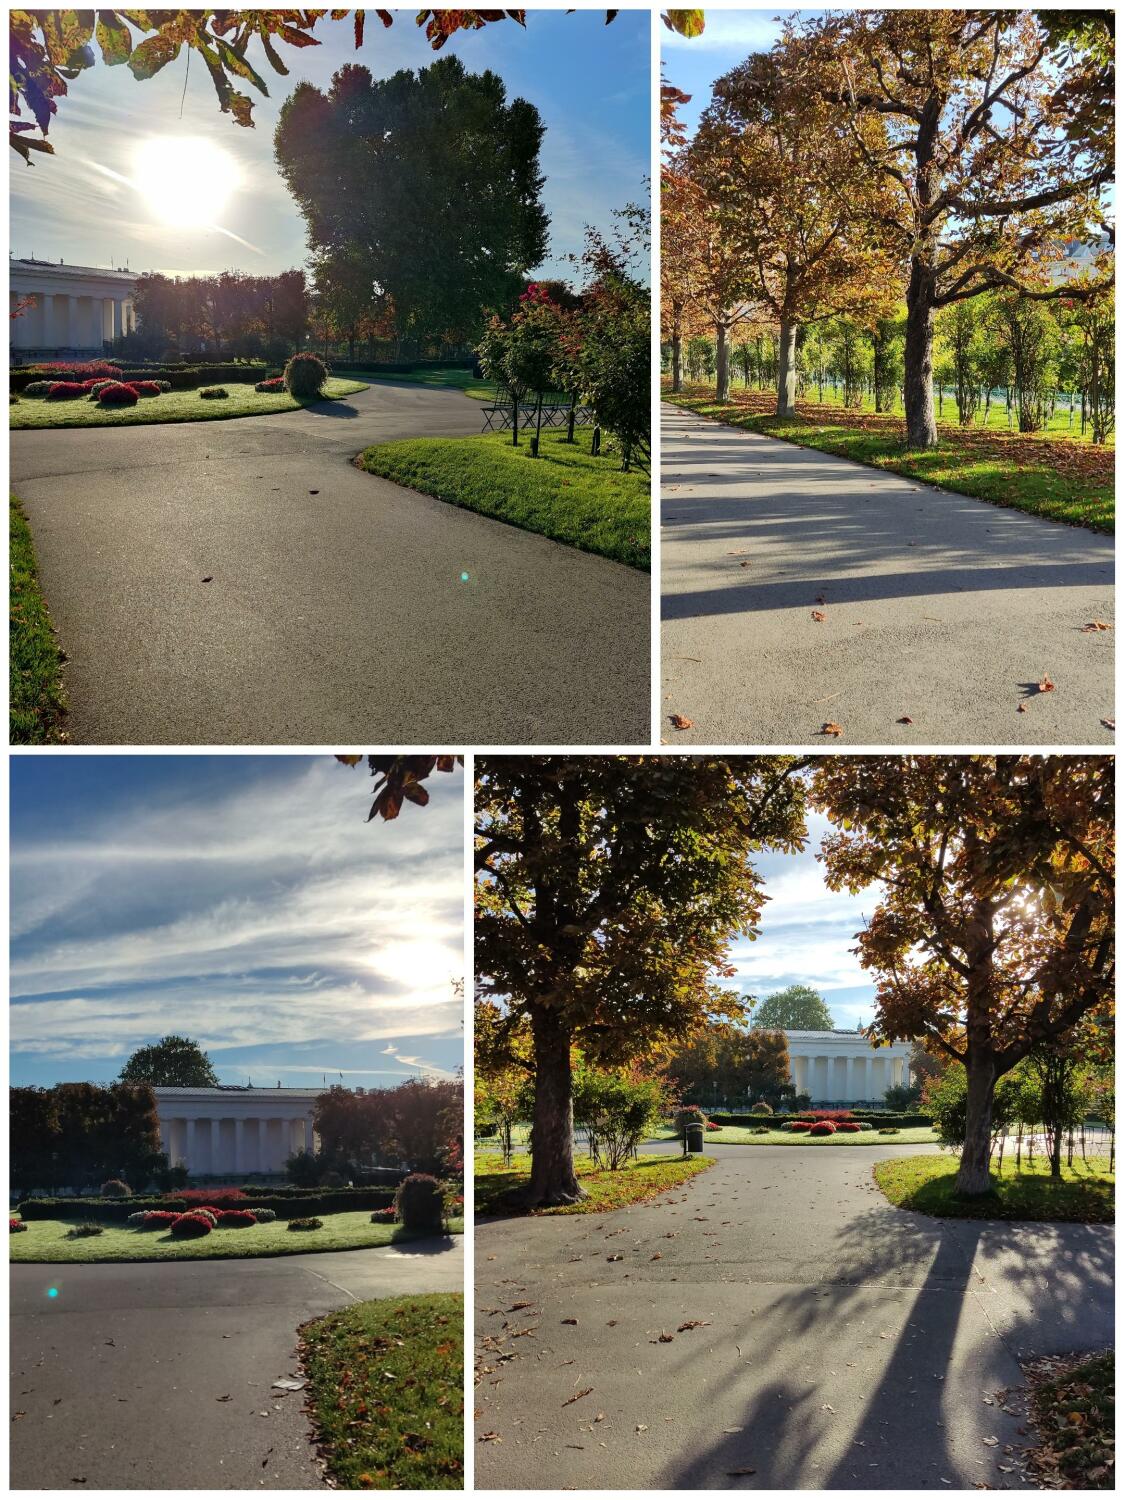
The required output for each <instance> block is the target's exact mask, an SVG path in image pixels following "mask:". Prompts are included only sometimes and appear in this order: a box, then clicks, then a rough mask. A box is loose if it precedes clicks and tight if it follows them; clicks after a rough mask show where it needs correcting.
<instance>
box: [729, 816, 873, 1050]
mask: <svg viewBox="0 0 1125 1500" xmlns="http://www.w3.org/2000/svg"><path fill="white" fill-rule="evenodd" d="M829 827H830V825H829V823H828V820H827V819H826V818H823V817H821V816H820V814H819V813H812V814H810V815H809V819H808V829H809V841H808V844H807V845H806V847H805V849H804V850H803V851H802V852H801V853H800V854H761V855H757V856H756V857H755V859H754V865H755V868H756V869H757V870H758V871H759V872H760V874H761V875H762V876H763V877H764V879H765V887H766V894H767V896H769V898H770V899H769V900H768V901H767V903H766V906H765V911H764V913H763V916H762V926H761V936H760V937H759V938H758V939H757V940H756V941H754V942H748V941H739V942H738V943H736V944H735V946H734V948H733V949H732V951H731V954H730V959H731V962H732V963H733V964H734V966H735V968H736V970H737V978H736V979H734V980H731V981H728V982H729V983H730V984H731V986H732V987H733V988H735V989H738V990H740V991H741V992H742V993H743V994H752V995H754V996H756V997H757V998H759V999H760V998H761V997H762V996H764V995H768V994H770V993H772V992H773V991H774V990H781V989H784V988H785V987H786V986H787V985H790V984H807V985H811V987H812V988H813V989H814V990H819V992H820V993H821V994H822V995H823V996H824V999H825V1001H826V1003H827V1005H828V1008H829V1010H830V1011H831V1012H832V1018H833V1020H834V1021H835V1023H836V1025H837V1026H843V1027H846V1028H848V1029H851V1028H854V1027H855V1026H856V1024H857V1023H858V1022H861V1021H862V1022H863V1023H864V1024H865V1025H866V1024H867V1023H868V1022H869V1021H870V1020H871V1019H872V1017H873V1015H874V1008H873V1004H872V998H873V993H874V990H873V986H872V984H871V980H870V978H869V977H868V975H866V974H865V973H864V971H863V970H862V969H861V968H860V966H859V960H858V959H857V958H856V956H855V954H854V953H852V952H851V949H852V948H854V947H855V934H856V933H857V932H859V931H860V929H861V928H862V927H863V923H864V918H865V917H870V916H871V914H872V912H873V911H874V909H875V902H876V895H877V891H876V888H875V887H870V888H869V889H868V890H867V891H866V892H863V893H861V894H860V895H858V896H849V895H848V894H847V893H846V892H834V891H830V890H829V889H828V887H827V886H826V885H825V883H824V876H823V867H822V866H821V865H820V863H819V861H818V860H817V858H816V853H817V850H818V849H819V847H820V841H821V839H822V838H823V837H824V835H825V833H826V832H827V831H828V829H829Z"/></svg>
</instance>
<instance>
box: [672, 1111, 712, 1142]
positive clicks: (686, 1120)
mask: <svg viewBox="0 0 1125 1500" xmlns="http://www.w3.org/2000/svg"><path fill="white" fill-rule="evenodd" d="M672 1124H673V1125H674V1127H675V1129H676V1132H677V1134H679V1135H683V1133H684V1131H685V1130H686V1129H687V1127H688V1126H689V1125H706V1124H707V1116H706V1115H705V1114H704V1113H703V1111H702V1110H701V1109H700V1107H699V1105H698V1104H682V1105H681V1106H680V1108H679V1109H678V1110H677V1111H676V1113H675V1114H674V1115H673V1117H672Z"/></svg>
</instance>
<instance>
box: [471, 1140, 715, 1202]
mask: <svg viewBox="0 0 1125 1500" xmlns="http://www.w3.org/2000/svg"><path fill="white" fill-rule="evenodd" d="M574 1165H575V1169H576V1170H577V1173H578V1180H579V1182H580V1183H581V1184H582V1186H583V1188H585V1190H586V1197H585V1198H584V1199H583V1200H582V1202H581V1203H564V1204H560V1205H559V1207H557V1208H536V1209H533V1210H532V1212H533V1213H535V1214H594V1213H603V1212H605V1211H606V1210H607V1209H611V1208H625V1207H627V1206H628V1205H629V1204H630V1203H644V1202H646V1201H647V1200H648V1199H650V1198H659V1197H660V1195H661V1193H665V1192H667V1191H668V1190H669V1189H670V1188H676V1187H679V1186H680V1184H681V1183H683V1182H687V1180H688V1179H689V1178H690V1177H694V1176H695V1175H696V1174H697V1173H698V1172H702V1171H703V1170H704V1169H705V1168H706V1167H713V1166H714V1165H715V1158H714V1157H713V1156H688V1157H684V1156H679V1155H677V1156H640V1157H638V1158H637V1159H636V1160H635V1161H630V1162H626V1164H625V1165H624V1166H623V1167H622V1168H621V1169H620V1170H619V1171H617V1172H606V1171H596V1170H595V1168H594V1164H593V1162H591V1160H590V1158H589V1157H587V1156H576V1157H575V1159H574ZM530 1176H531V1163H530V1161H529V1160H527V1159H526V1158H521V1159H519V1160H517V1161H513V1162H512V1164H511V1166H508V1167H506V1166H505V1165H504V1158H503V1157H502V1156H499V1155H491V1154H489V1153H487V1152H478V1153H477V1157H476V1165H475V1184H476V1211H477V1213H479V1214H512V1213H525V1212H526V1210H525V1209H523V1208H522V1207H521V1206H520V1205H519V1203H518V1201H517V1199H518V1194H519V1193H520V1191H521V1189H523V1188H524V1187H526V1186H527V1183H528V1181H529V1180H530Z"/></svg>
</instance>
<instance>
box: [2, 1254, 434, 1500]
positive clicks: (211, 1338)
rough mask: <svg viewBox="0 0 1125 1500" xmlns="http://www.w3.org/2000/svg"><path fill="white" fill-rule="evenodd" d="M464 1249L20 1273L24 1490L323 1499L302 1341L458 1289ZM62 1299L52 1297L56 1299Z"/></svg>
mask: <svg viewBox="0 0 1125 1500" xmlns="http://www.w3.org/2000/svg"><path fill="white" fill-rule="evenodd" d="M463 1275H464V1257H463V1253H462V1242H461V1238H460V1236H458V1237H457V1238H456V1239H455V1240H453V1241H452V1242H449V1241H444V1240H442V1241H437V1240H417V1241H413V1242H411V1243H409V1244H405V1245H402V1246H399V1247H387V1248H384V1249H377V1250H349V1251H341V1252H328V1253H326V1254H323V1255H292V1256H279V1257H276V1258H262V1259H253V1260H199V1261H178V1262H165V1263H159V1262H136V1261H134V1262H127V1263H123V1264H106V1265H26V1264H21V1265H15V1266H12V1267H11V1280H10V1286H11V1319H10V1322H11V1344H12V1376H11V1389H10V1400H11V1408H12V1420H11V1427H10V1432H11V1448H10V1462H11V1478H10V1483H11V1487H12V1488H13V1489H79V1488H80V1489H87V1490H114V1489H153V1490H167V1489H259V1488H260V1489H316V1488H321V1487H323V1485H324V1480H323V1477H322V1474H321V1469H320V1466H319V1464H318V1462H317V1460H316V1456H315V1452H314V1449H313V1447H312V1446H311V1444H310V1429H309V1425H308V1420H307V1418H306V1416H305V1414H304V1412H303V1409H302V1408H303V1406H304V1401H305V1397H304V1395H303V1394H302V1393H301V1392H299V1391H298V1392H290V1393H285V1392H282V1391H275V1390H273V1389H272V1386H273V1382H274V1381H275V1380H278V1379H280V1378H282V1377H284V1376H297V1377H298V1378H299V1367H298V1363H297V1354H296V1345H297V1329H298V1326H299V1325H300V1324H301V1323H304V1322H305V1321H307V1320H308V1319H309V1318H315V1317H319V1316H321V1315H323V1314H325V1313H328V1312H332V1311H334V1310H335V1309H337V1308H340V1307H344V1306H345V1305H347V1304H350V1303H352V1302H357V1301H361V1300H365V1299H367V1298H372V1297H393V1296H401V1295H410V1294H414V1293H422V1292H439V1291H441V1292H444V1291H460V1290H461V1288H462V1279H463ZM52 1287H53V1288H55V1289H56V1292H57V1295H56V1296H54V1297H51V1296H49V1295H48V1293H49V1289H50V1288H52Z"/></svg>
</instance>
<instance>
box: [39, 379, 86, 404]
mask: <svg viewBox="0 0 1125 1500" xmlns="http://www.w3.org/2000/svg"><path fill="white" fill-rule="evenodd" d="M85 394H86V387H85V386H84V385H83V384H82V383H81V381H78V380H53V381H52V382H51V384H50V385H49V386H48V387H47V400H48V401H76V400H77V399H78V397H79V396H84V395H85Z"/></svg>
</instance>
